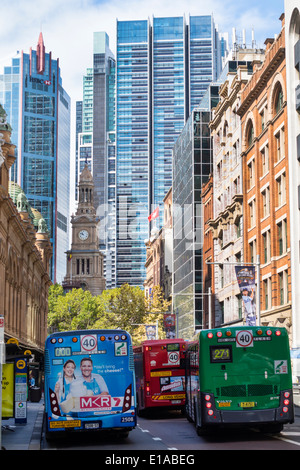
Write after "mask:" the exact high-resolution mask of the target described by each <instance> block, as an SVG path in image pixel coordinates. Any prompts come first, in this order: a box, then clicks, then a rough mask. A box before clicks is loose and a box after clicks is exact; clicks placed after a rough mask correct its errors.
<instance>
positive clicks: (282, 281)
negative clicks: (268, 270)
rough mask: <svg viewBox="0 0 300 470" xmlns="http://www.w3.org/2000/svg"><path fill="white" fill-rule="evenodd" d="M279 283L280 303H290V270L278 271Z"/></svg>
mask: <svg viewBox="0 0 300 470" xmlns="http://www.w3.org/2000/svg"><path fill="white" fill-rule="evenodd" d="M278 285H279V304H280V305H284V304H286V303H288V272H287V270H284V271H281V272H280V273H278Z"/></svg>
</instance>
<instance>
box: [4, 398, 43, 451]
mask: <svg viewBox="0 0 300 470" xmlns="http://www.w3.org/2000/svg"><path fill="white" fill-rule="evenodd" d="M43 414H44V399H43V398H42V399H41V400H40V401H39V402H31V401H28V402H27V423H26V424H15V419H14V418H10V419H3V418H2V431H1V444H2V450H40V448H41V436H42V428H43Z"/></svg>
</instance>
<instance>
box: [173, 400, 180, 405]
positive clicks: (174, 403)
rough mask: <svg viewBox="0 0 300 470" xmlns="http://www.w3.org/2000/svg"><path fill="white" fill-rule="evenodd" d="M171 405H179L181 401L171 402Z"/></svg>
mask: <svg viewBox="0 0 300 470" xmlns="http://www.w3.org/2000/svg"><path fill="white" fill-rule="evenodd" d="M171 403H173V405H179V404H180V403H181V400H171Z"/></svg>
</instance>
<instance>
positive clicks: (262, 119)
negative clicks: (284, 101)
mask: <svg viewBox="0 0 300 470" xmlns="http://www.w3.org/2000/svg"><path fill="white" fill-rule="evenodd" d="M259 114H260V124H261V131H264V129H265V127H266V122H267V107H266V106H264V107H263V109H262V110H261V111H260V113H259Z"/></svg>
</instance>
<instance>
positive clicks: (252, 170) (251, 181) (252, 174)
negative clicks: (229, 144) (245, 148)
mask: <svg viewBox="0 0 300 470" xmlns="http://www.w3.org/2000/svg"><path fill="white" fill-rule="evenodd" d="M248 184H249V186H248V187H249V188H252V187H253V186H254V185H255V166H254V159H252V160H251V161H250V162H249V163H248Z"/></svg>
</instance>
